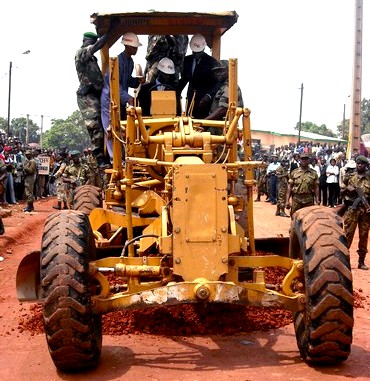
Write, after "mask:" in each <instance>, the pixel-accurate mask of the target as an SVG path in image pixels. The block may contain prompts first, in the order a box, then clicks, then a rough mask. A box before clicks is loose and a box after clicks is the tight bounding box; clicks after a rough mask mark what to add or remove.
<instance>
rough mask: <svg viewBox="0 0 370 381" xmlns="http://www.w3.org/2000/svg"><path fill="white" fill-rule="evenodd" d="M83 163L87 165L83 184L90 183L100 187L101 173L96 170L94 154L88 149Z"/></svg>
mask: <svg viewBox="0 0 370 381" xmlns="http://www.w3.org/2000/svg"><path fill="white" fill-rule="evenodd" d="M84 164H86V167H87V172H86V183H85V184H90V185H94V186H96V187H99V188H101V187H102V178H101V173H99V171H98V170H97V169H98V164H97V162H96V159H95V157H94V155H92V153H91V151H89V150H88V153H87V155H86V156H85V162H84Z"/></svg>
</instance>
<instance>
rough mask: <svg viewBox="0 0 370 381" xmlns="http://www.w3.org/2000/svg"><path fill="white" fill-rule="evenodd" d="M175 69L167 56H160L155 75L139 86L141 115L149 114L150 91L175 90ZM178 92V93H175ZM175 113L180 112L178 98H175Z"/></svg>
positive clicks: (178, 113)
mask: <svg viewBox="0 0 370 381" xmlns="http://www.w3.org/2000/svg"><path fill="white" fill-rule="evenodd" d="M176 85H177V83H176V70H175V64H174V62H173V61H172V60H171V59H170V58H167V57H164V58H162V59H161V60H160V61H159V62H158V65H157V77H156V78H153V80H152V81H151V82H146V83H145V84H144V85H142V86H141V89H140V91H139V95H138V99H139V106H140V107H141V109H142V113H143V116H149V115H151V93H152V91H163V90H174V91H176ZM177 94H178V93H177ZM176 101H177V102H176V103H177V104H176V114H177V115H180V114H181V104H180V99H179V97H177V99H176Z"/></svg>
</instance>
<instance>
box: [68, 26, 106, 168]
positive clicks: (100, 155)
mask: <svg viewBox="0 0 370 381" xmlns="http://www.w3.org/2000/svg"><path fill="white" fill-rule="evenodd" d="M103 45H104V38H101V39H100V40H99V41H98V36H97V35H96V34H95V33H91V32H87V33H85V34H84V35H83V42H82V46H81V48H80V49H79V50H78V51H77V52H76V55H75V65H76V71H77V76H78V80H79V81H80V86H79V88H78V90H77V104H78V107H79V109H80V111H81V114H82V117H83V120H84V124H85V127H86V129H87V132H88V133H89V136H90V140H91V145H92V146H93V149H92V152H93V155H94V156H95V158H96V160H97V163H98V166H99V167H101V168H106V167H107V166H108V163H107V161H106V160H105V156H104V130H103V125H102V122H101V104H100V96H101V92H102V89H103V84H104V80H103V74H102V72H101V70H100V67H99V65H98V60H97V58H96V57H95V56H94V53H95V52H97V51H98V50H99V49H100V48H101V47H102V46H103Z"/></svg>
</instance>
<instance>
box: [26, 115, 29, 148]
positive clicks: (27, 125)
mask: <svg viewBox="0 0 370 381" xmlns="http://www.w3.org/2000/svg"><path fill="white" fill-rule="evenodd" d="M29 127H30V114H27V122H26V144H27V145H28V143H29V140H30V130H29Z"/></svg>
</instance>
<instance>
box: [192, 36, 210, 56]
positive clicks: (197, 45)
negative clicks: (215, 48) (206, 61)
mask: <svg viewBox="0 0 370 381" xmlns="http://www.w3.org/2000/svg"><path fill="white" fill-rule="evenodd" d="M189 46H190V49H191V51H192V52H195V53H197V52H201V51H202V50H204V49H205V47H206V46H207V42H206V39H205V38H204V36H203V35H202V34H194V36H193V37H192V38H191V40H190V42H189Z"/></svg>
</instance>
